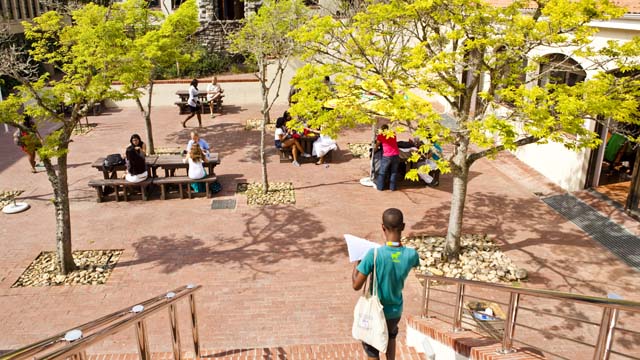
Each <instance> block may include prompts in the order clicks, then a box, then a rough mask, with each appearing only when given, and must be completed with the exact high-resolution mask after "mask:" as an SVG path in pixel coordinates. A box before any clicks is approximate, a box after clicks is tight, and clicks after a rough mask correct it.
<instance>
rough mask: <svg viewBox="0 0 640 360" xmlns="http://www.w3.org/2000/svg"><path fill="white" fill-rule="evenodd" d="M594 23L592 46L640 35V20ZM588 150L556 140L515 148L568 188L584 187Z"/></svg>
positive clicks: (586, 63)
mask: <svg viewBox="0 0 640 360" xmlns="http://www.w3.org/2000/svg"><path fill="white" fill-rule="evenodd" d="M594 25H595V26H597V27H599V28H600V32H599V33H598V35H597V36H596V37H595V38H594V41H593V42H592V46H593V47H594V48H599V47H603V46H606V42H607V41H609V40H618V41H628V40H630V39H631V38H632V37H633V36H640V21H632V22H630V21H622V20H617V21H612V22H609V23H595V24H594ZM571 50H572V49H548V48H547V49H545V48H540V49H537V54H551V53H561V54H565V55H569V56H570V55H571V53H570V51H571ZM572 58H573V59H574V60H576V61H578V62H579V63H580V64H581V65H582V66H583V67H585V68H587V69H588V68H589V66H590V65H591V62H589V61H587V60H585V59H580V58H577V57H575V56H572ZM595 73H596V72H595V71H593V70H587V78H591V77H593V76H594V75H595ZM585 126H586V127H587V128H588V129H590V130H593V129H594V127H595V124H594V122H593V121H588V122H586V123H585ZM590 153H591V150H588V149H587V150H582V151H580V152H575V151H572V150H568V149H566V148H565V147H564V146H562V145H560V144H557V143H549V144H531V145H526V146H523V147H520V148H519V149H518V150H517V151H515V155H516V156H517V157H518V159H520V160H521V161H523V162H524V163H526V164H527V165H529V166H531V167H532V168H534V169H535V170H536V171H538V172H540V173H541V174H543V175H544V176H546V177H547V178H549V179H550V180H551V181H553V182H554V183H555V184H557V185H559V186H560V187H562V188H563V189H565V190H567V191H576V190H582V189H584V186H585V182H586V177H587V170H588V166H589V156H590Z"/></svg>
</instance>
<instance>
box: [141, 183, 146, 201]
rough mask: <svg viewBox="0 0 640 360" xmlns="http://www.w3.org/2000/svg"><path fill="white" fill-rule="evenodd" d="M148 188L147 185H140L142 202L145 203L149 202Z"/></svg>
mask: <svg viewBox="0 0 640 360" xmlns="http://www.w3.org/2000/svg"><path fill="white" fill-rule="evenodd" d="M146 190H147V186H146V185H140V194H142V200H143V201H147V192H146Z"/></svg>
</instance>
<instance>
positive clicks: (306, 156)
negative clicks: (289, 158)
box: [302, 153, 311, 158]
mask: <svg viewBox="0 0 640 360" xmlns="http://www.w3.org/2000/svg"><path fill="white" fill-rule="evenodd" d="M302 157H305V158H310V157H311V154H307V153H302Z"/></svg>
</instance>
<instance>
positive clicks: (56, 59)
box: [0, 4, 123, 274]
mask: <svg viewBox="0 0 640 360" xmlns="http://www.w3.org/2000/svg"><path fill="white" fill-rule="evenodd" d="M70 16H71V19H67V18H65V16H64V15H62V14H60V13H58V12H55V11H49V12H46V13H44V14H42V15H41V16H39V17H37V18H35V19H33V22H32V23H28V22H24V23H23V25H24V28H25V38H26V39H27V41H28V42H29V44H30V46H29V48H27V49H21V48H18V47H17V46H16V45H12V43H11V42H10V41H3V42H2V48H1V49H0V59H1V61H0V74H2V75H6V76H9V77H12V78H14V79H16V80H17V81H18V82H19V83H20V85H19V86H17V88H16V90H17V92H16V93H14V94H11V95H10V96H9V97H8V98H7V99H6V100H5V101H3V102H0V122H2V123H5V124H9V125H11V126H14V127H17V128H19V129H20V130H21V131H24V132H26V133H27V134H28V135H29V136H30V137H31V138H32V139H37V142H38V143H39V144H38V150H37V154H38V156H39V157H40V159H41V161H42V163H43V164H44V167H45V169H46V172H47V176H48V178H49V182H50V183H51V187H52V188H53V195H54V196H53V205H54V209H55V216H56V236H55V237H56V249H57V255H58V268H59V271H60V272H61V273H62V274H67V273H69V272H71V271H73V270H74V269H75V268H76V264H75V263H74V261H73V257H72V248H71V215H70V210H69V184H68V178H67V156H68V154H69V143H70V142H71V136H72V135H73V130H74V129H75V128H76V126H77V125H78V123H79V120H80V119H81V118H82V117H83V116H84V112H85V111H86V109H87V108H86V104H89V103H94V102H99V101H100V100H102V99H105V98H113V99H120V98H122V96H121V94H120V93H118V92H116V91H114V90H112V89H111V81H112V80H113V79H114V77H115V74H116V70H117V69H118V66H119V63H120V61H121V56H122V52H121V48H120V47H117V46H115V44H116V43H114V41H116V39H122V33H123V31H122V29H121V27H120V26H119V25H118V24H117V23H115V22H113V21H109V12H108V8H105V7H101V6H97V5H93V4H89V5H86V6H83V7H82V8H80V9H78V10H74V11H72V12H71V14H70ZM5 36H6V34H5ZM36 62H40V63H49V64H52V65H53V66H54V67H56V68H57V70H58V71H60V72H61V73H62V74H63V75H62V78H61V79H60V80H52V79H49V77H48V74H45V75H38V73H37V66H36ZM62 107H69V108H71V115H70V116H69V117H65V115H64V112H62V111H60V109H61V108H62ZM21 109H22V111H20V110H21ZM20 112H23V113H24V114H25V115H29V116H31V117H32V118H33V119H34V120H35V125H34V126H33V127H26V126H24V125H23V118H24V115H23V114H20ZM45 122H47V123H56V124H57V125H58V126H57V130H55V131H53V132H52V133H50V134H48V135H47V134H44V133H42V132H40V130H39V128H40V126H39V125H40V124H42V123H45Z"/></svg>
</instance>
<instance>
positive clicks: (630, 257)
mask: <svg viewBox="0 0 640 360" xmlns="http://www.w3.org/2000/svg"><path fill="white" fill-rule="evenodd" d="M542 201H544V202H545V203H547V205H549V206H550V207H552V208H553V209H555V210H556V211H557V212H558V213H560V214H561V215H562V216H564V217H565V218H567V219H568V220H570V221H572V222H573V223H574V224H576V225H577V226H578V227H579V228H581V229H582V230H583V231H584V232H586V233H587V234H589V235H591V237H592V238H593V239H594V240H596V241H598V242H599V243H600V244H602V245H603V246H604V247H606V248H607V249H609V250H610V251H611V252H612V253H614V254H615V255H617V256H618V257H619V258H620V259H622V260H623V261H624V262H626V263H627V264H629V265H630V266H633V267H635V268H636V269H638V270H640V239H639V238H638V237H637V236H635V235H633V234H631V233H630V232H629V231H628V230H627V229H625V228H624V227H622V226H620V225H618V224H616V223H614V222H613V221H611V220H610V219H609V218H607V217H605V216H603V215H602V214H600V213H599V212H598V211H596V210H595V209H593V208H592V207H591V206H589V205H587V204H585V203H584V202H582V201H580V200H579V199H578V198H576V197H575V196H573V195H571V194H563V195H556V196H550V197H547V198H544V199H542Z"/></svg>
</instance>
